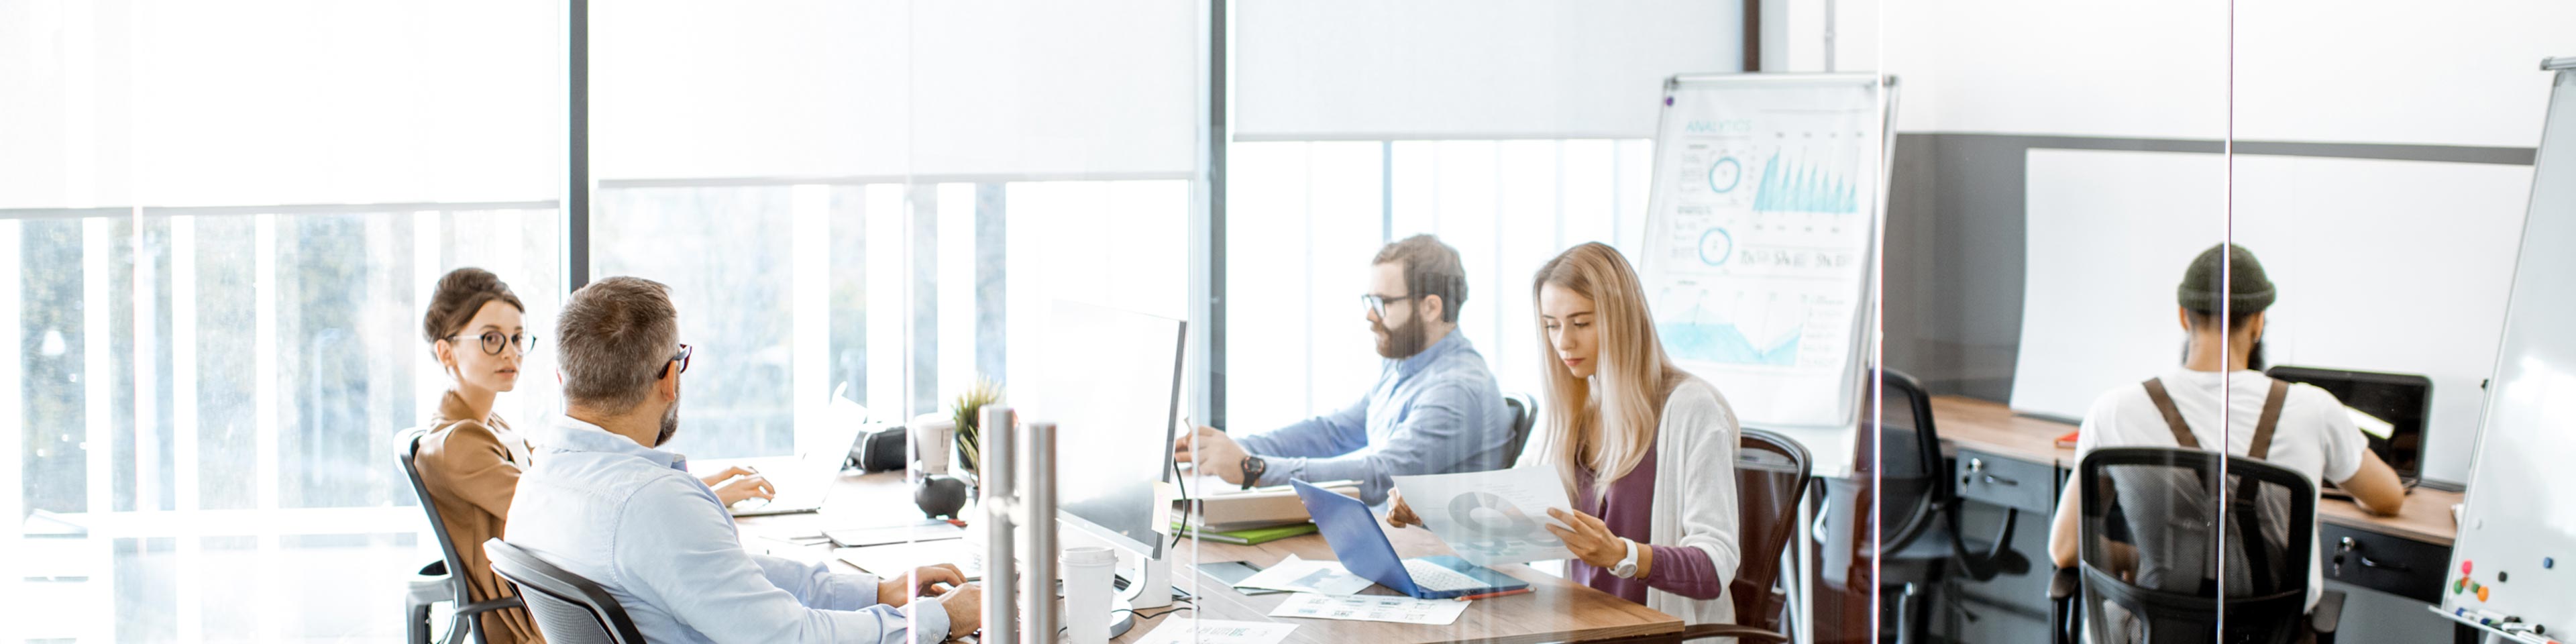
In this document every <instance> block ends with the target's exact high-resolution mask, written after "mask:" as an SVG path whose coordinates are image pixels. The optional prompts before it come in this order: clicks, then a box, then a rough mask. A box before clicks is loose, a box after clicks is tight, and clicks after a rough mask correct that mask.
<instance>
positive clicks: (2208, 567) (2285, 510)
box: [2049, 447, 2344, 644]
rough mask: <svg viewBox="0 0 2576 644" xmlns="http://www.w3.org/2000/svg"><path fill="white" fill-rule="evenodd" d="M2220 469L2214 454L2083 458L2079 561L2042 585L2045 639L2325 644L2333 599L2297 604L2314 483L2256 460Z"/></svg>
mask: <svg viewBox="0 0 2576 644" xmlns="http://www.w3.org/2000/svg"><path fill="white" fill-rule="evenodd" d="M2224 462H2225V469H2224V470H2222V469H2221V466H2220V463H2221V458H2220V455H2219V454H2217V453H2215V452H2210V451H2205V450H2198V449H2182V448H2172V447H2114V448H2103V449H2097V450H2094V451H2093V452H2092V453H2090V454H2086V455H2085V457H2084V461H2083V463H2081V464H2080V465H2078V467H2077V470H2076V480H2075V482H2073V483H2072V484H2073V485H2078V486H2080V490H2079V491H2078V494H2079V498H2080V499H2081V501H2080V504H2081V506H2082V509H2083V512H2082V513H2081V515H2080V517H2081V518H2080V520H2079V522H2078V527H2077V534H2078V535H2079V536H2078V543H2079V547H2078V551H2079V559H2080V563H2079V564H2078V565H2077V566H2076V567H2074V568H2064V569H2060V570H2058V572H2057V577H2056V579H2054V580H2053V582H2052V583H2051V584H2050V586H2049V600H2050V604H2051V609H2052V612H2053V613H2054V614H2053V615H2052V628H2051V630H2052V633H2051V637H2052V639H2054V640H2055V641H2056V642H2059V643H2060V644H2075V643H2076V642H2080V641H2084V640H2085V638H2084V637H2083V635H2084V632H2089V633H2090V634H2091V641H2093V642H2096V643H2098V644H2166V643H2169V642H2209V641H2213V640H2212V637H2213V636H2215V637H2216V638H2217V639H2216V640H2215V641H2224V642H2229V643H2231V644H2234V643H2246V644H2287V643H2289V642H2300V641H2304V640H2303V638H2308V637H2313V638H2314V640H2313V641H2315V642H2318V643H2320V644H2333V642H2334V639H2335V638H2334V636H2335V627H2336V622H2338V621H2340V620H2341V618H2342V613H2343V600H2344V597H2343V593H2342V592H2340V591H2326V592H2324V593H2323V594H2322V595H2321V596H2320V597H2319V599H2318V601H2317V606H2316V609H2315V610H2314V611H2309V610H2307V608H2306V605H2307V595H2308V568H2309V566H2310V565H2312V563H2313V560H2312V559H2311V557H2312V556H2313V555H2311V554H2309V550H2310V548H2313V547H2314V546H2315V544H2316V536H2315V530H2316V523H2317V505H2316V496H2317V493H2316V486H2315V484H2313V483H2309V482H2308V479H2307V477H2306V476H2303V475H2300V474H2299V473H2298V472H2295V471H2291V470H2290V469H2288V468H2284V467H2281V466H2278V465H2273V464H2271V463H2267V462H2263V461H2260V460H2255V459H2251V458H2245V457H2241V456H2227V457H2225V459H2224ZM2222 476H2224V477H2225V483H2226V484H2225V486H2224V487H2221V486H2220V485H2219V482H2220V480H2221V477H2222ZM2222 506H2223V509H2224V511H2223V512H2222ZM2213 538H2215V539H2217V543H2211V541H2212V539H2213ZM2213 554H2215V555H2217V556H2212V555H2213ZM2222 605H2224V607H2225V612H2226V616H2227V618H2226V620H2225V623H2224V624H2222V623H2221V622H2220V620H2219V614H2220V609H2221V606H2222Z"/></svg>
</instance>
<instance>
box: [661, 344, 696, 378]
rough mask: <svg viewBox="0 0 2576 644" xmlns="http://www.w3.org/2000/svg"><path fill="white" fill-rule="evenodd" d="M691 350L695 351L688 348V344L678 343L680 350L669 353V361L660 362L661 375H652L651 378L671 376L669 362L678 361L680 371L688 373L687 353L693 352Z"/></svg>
mask: <svg viewBox="0 0 2576 644" xmlns="http://www.w3.org/2000/svg"><path fill="white" fill-rule="evenodd" d="M693 352H695V350H693V349H690V348H689V345H686V344H683V345H680V352H679V353H674V354H671V361H670V362H664V363H662V375H658V376H654V377H653V379H654V380H661V379H663V378H669V377H671V362H677V363H680V373H688V372H689V354H690V353H693Z"/></svg>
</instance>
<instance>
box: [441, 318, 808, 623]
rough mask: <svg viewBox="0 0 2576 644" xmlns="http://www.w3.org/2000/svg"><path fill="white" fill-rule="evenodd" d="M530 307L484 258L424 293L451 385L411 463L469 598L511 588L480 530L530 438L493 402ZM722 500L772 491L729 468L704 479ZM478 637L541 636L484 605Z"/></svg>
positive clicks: (496, 508) (507, 385)
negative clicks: (443, 528)
mask: <svg viewBox="0 0 2576 644" xmlns="http://www.w3.org/2000/svg"><path fill="white" fill-rule="evenodd" d="M526 313H527V307H526V306H525V305H523V304H521V303H520V302H519V296H518V295H517V294H514V293H511V292H510V285H508V284H504V283H502V282H501V278H500V277H499V276H496V275H493V274H492V272H491V271H487V270H483V269H480V268H471V267H468V268H459V269H456V270H454V271H450V272H448V273H447V275H446V276H444V277H440V278H439V279H438V287H437V289H436V290H435V291H434V292H432V293H431V294H430V296H429V312H428V314H427V315H426V316H424V317H425V319H424V320H423V326H422V331H423V332H424V333H425V334H426V335H427V339H428V340H429V345H430V352H431V355H433V356H435V357H436V358H437V359H438V364H439V367H440V368H441V369H442V370H444V371H446V372H447V377H448V387H447V392H446V393H445V394H443V395H441V396H440V397H439V401H438V407H437V411H435V412H433V413H432V414H431V415H430V418H429V423H428V424H427V425H426V426H424V430H425V433H423V434H422V435H421V438H420V445H419V447H418V448H417V451H415V452H414V453H413V456H412V465H413V467H416V468H418V469H419V470H420V479H421V484H422V485H424V486H426V487H427V488H428V491H429V498H428V499H424V502H427V503H432V504H435V505H436V507H437V508H438V516H439V519H440V520H442V521H444V522H445V523H446V524H447V536H448V542H449V543H453V544H456V556H457V557H458V558H459V559H462V560H463V562H462V563H463V564H464V568H465V570H463V571H458V572H460V573H461V574H463V575H464V576H465V578H466V585H467V586H468V587H469V588H470V589H471V590H472V591H473V597H471V598H469V599H468V600H467V601H487V600H491V599H494V598H499V597H507V596H509V595H511V594H512V593H511V592H510V589H509V585H507V584H503V583H501V581H500V578H498V577H496V576H494V575H493V574H492V566H491V562H490V561H489V560H487V559H485V558H484V556H483V548H482V544H483V542H484V541H485V540H488V539H491V538H494V537H499V536H501V535H502V533H503V531H504V528H505V525H504V522H505V521H506V520H507V518H508V517H509V516H510V499H511V497H512V496H514V495H515V494H516V492H517V491H518V487H519V471H520V470H521V469H524V468H526V467H527V465H528V463H529V461H528V453H529V451H528V441H527V440H526V439H525V438H522V437H520V436H519V434H518V433H517V432H514V431H511V429H510V424H509V423H507V422H503V421H502V420H501V416H500V415H499V414H497V413H494V412H493V409H492V406H493V402H494V401H495V400H496V399H498V398H499V397H500V395H501V393H502V392H506V391H510V390H512V389H516V388H518V385H519V367H520V364H521V362H522V360H523V359H524V358H526V357H527V354H528V351H529V350H530V349H533V348H535V347H536V342H537V338H536V336H534V335H531V334H529V333H528V329H527V327H526V326H525V323H524V321H523V319H522V318H523V317H524V316H525V315H526ZM702 480H704V481H705V482H706V484H707V485H708V486H709V487H712V488H714V489H715V492H716V497H717V498H718V499H722V500H723V501H724V502H725V503H726V504H732V503H734V502H736V501H741V500H743V499H747V498H753V497H759V498H769V497H770V496H771V495H772V494H774V493H775V490H774V489H773V488H771V486H770V484H769V482H768V481H767V480H765V479H762V478H761V477H760V475H759V474H756V473H754V472H752V471H750V470H747V469H743V468H739V467H737V468H731V469H728V470H726V471H724V472H721V473H718V474H716V475H715V476H710V477H706V478H704V479H702ZM481 626H482V627H481V629H480V630H481V631H482V633H483V640H484V641H485V642H489V643H491V644H512V643H518V642H543V641H544V638H543V637H541V636H539V635H538V634H537V629H536V626H535V625H534V624H532V623H530V622H529V621H528V615H527V613H526V612H524V611H518V610H500V611H492V612H487V613H484V614H483V617H482V622H481Z"/></svg>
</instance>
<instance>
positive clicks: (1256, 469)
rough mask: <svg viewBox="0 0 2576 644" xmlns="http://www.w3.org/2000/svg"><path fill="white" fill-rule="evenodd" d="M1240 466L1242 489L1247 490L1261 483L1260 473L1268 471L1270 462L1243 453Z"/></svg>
mask: <svg viewBox="0 0 2576 644" xmlns="http://www.w3.org/2000/svg"><path fill="white" fill-rule="evenodd" d="M1242 467H1243V489H1246V490H1249V489H1252V488H1255V487H1259V486H1260V485H1261V475H1262V474H1264V473H1267V472H1269V471H1270V462H1269V461H1264V460H1261V457H1259V456H1251V455H1245V456H1244V457H1243V465H1242Z"/></svg>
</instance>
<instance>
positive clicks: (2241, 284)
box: [2174, 244, 2273, 316]
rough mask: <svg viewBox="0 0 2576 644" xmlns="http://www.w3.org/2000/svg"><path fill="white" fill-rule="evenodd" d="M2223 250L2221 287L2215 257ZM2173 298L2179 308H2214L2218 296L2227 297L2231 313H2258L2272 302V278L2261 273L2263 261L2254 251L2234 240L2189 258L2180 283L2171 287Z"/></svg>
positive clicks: (2211, 311) (2206, 309)
mask: <svg viewBox="0 0 2576 644" xmlns="http://www.w3.org/2000/svg"><path fill="white" fill-rule="evenodd" d="M2221 251H2224V253H2225V256H2226V257H2227V265H2228V269H2227V274H2226V277H2225V280H2226V281H2225V283H2224V286H2225V288H2224V289H2221V288H2220V286H2221V285H2222V284H2221V282H2220V279H2221V278H2220V275H2219V265H2218V260H2219V257H2220V255H2221ZM2174 295H2175V299H2176V300H2177V301H2179V302H2180V303H2181V304H2182V307H2183V308H2186V309H2191V310H2194V311H2206V312H2210V313H2217V312H2218V301H2219V298H2220V297H2221V296H2224V297H2226V298H2227V305H2228V311H2227V312H2228V313H2229V315H2231V316H2239V315H2246V314H2249V313H2260V312H2262V311H2263V309H2266V308H2270V307H2271V306H2272V298H2273V291H2272V280H2271V278H2269V277H2268V276H2265V275H2264V274H2263V263H2262V262H2258V261H2255V260H2254V251H2250V250H2245V247H2243V246H2238V245H2235V244H2219V245H2216V246H2211V247H2209V250H2205V251H2201V252H2200V256H2199V257H2195V258H2192V260H2191V268H2188V269H2184V270H2183V272H2182V286H2180V287H2177V288H2175V289H2174Z"/></svg>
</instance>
